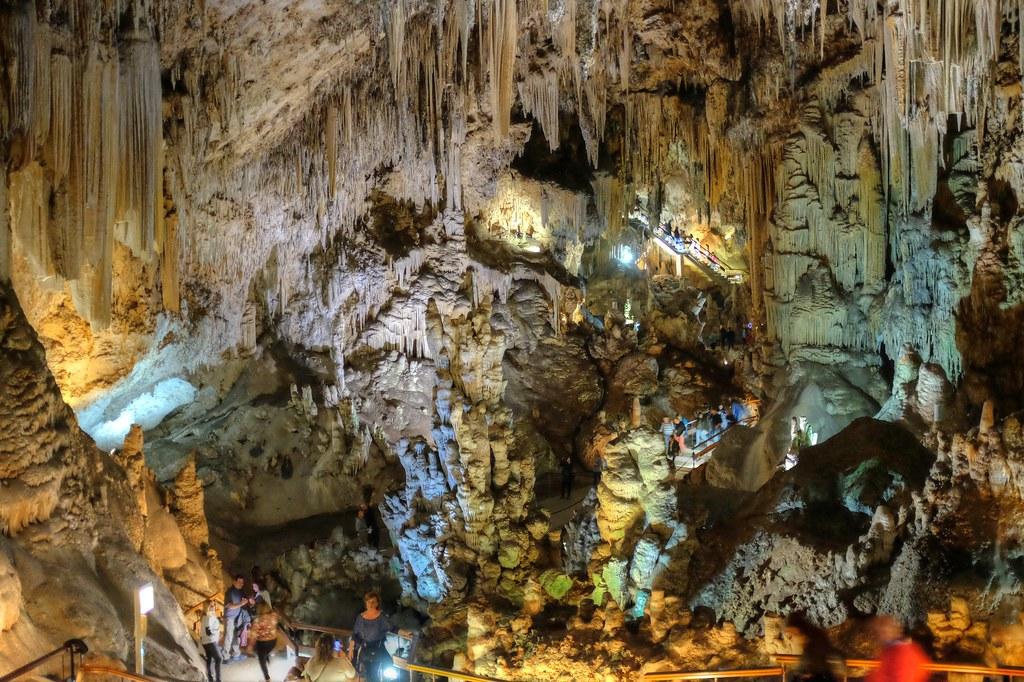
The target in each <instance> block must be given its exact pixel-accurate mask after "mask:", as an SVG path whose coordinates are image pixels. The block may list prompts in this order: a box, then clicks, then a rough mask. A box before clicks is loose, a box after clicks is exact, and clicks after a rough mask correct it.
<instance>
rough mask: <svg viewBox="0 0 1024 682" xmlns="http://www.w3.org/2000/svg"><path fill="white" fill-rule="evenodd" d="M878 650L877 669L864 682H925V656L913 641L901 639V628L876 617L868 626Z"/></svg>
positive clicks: (880, 617)
mask: <svg viewBox="0 0 1024 682" xmlns="http://www.w3.org/2000/svg"><path fill="white" fill-rule="evenodd" d="M871 627H872V630H873V631H874V634H875V639H876V641H877V642H878V646H879V647H880V649H881V651H880V653H879V657H878V658H879V666H878V668H877V669H876V670H874V671H873V672H872V673H871V674H870V675H869V676H868V678H867V679H868V682H925V681H926V680H927V679H928V677H929V673H928V671H927V670H926V669H925V666H927V665H928V663H929V660H928V656H927V655H926V654H925V653H924V649H922V648H921V647H920V645H918V644H917V643H916V642H913V641H911V640H909V639H906V638H904V636H903V628H902V627H901V626H900V624H899V623H897V622H896V621H895V619H893V618H892V617H891V616H878V617H876V618H875V620H874V621H873V622H872V624H871Z"/></svg>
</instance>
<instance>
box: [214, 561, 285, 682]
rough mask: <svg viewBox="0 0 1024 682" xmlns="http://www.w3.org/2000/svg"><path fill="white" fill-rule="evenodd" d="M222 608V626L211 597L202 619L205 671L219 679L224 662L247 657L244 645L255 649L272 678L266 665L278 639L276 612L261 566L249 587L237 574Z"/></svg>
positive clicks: (267, 678)
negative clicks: (243, 651) (243, 652)
mask: <svg viewBox="0 0 1024 682" xmlns="http://www.w3.org/2000/svg"><path fill="white" fill-rule="evenodd" d="M223 608H224V626H223V628H222V627H221V620H220V617H219V616H218V605H217V603H216V602H214V601H212V600H211V601H210V603H209V604H208V606H207V610H206V614H205V615H204V616H203V618H202V620H201V622H200V635H199V641H200V643H201V644H202V645H203V650H204V651H205V653H206V672H207V676H208V677H209V679H210V681H211V682H220V674H221V663H222V662H227V663H232V662H235V661H240V660H244V659H245V656H243V655H242V649H253V650H254V651H255V653H256V657H257V658H258V659H259V662H260V667H261V669H262V670H263V677H264V679H266V680H269V679H270V674H269V672H268V668H267V665H268V661H269V660H270V652H271V651H273V649H274V644H275V643H276V642H277V613H276V612H275V611H274V608H273V605H272V604H271V601H270V593H269V592H268V591H267V590H266V588H265V583H264V579H263V573H262V572H261V571H260V568H259V566H254V567H253V569H252V582H251V583H249V585H248V587H247V586H246V580H245V576H244V575H242V574H241V573H239V574H237V575H235V577H234V580H233V581H232V583H231V587H229V588H228V589H227V591H225V592H224V607H223ZM222 630H223V640H222V638H221V634H222Z"/></svg>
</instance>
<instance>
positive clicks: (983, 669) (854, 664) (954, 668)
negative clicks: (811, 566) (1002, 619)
mask: <svg viewBox="0 0 1024 682" xmlns="http://www.w3.org/2000/svg"><path fill="white" fill-rule="evenodd" d="M774 658H775V660H776V661H778V662H779V663H781V664H782V665H790V664H793V663H796V662H797V661H799V660H800V657H799V656H795V655H793V654H779V655H778V656H775V657H774ZM845 663H846V667H848V668H858V669H861V668H863V669H866V670H872V669H874V668H877V667H878V666H879V662H878V661H877V660H876V659H873V658H848V659H846V661H845ZM924 669H925V670H927V671H929V672H933V673H960V674H962V675H990V676H992V675H994V676H996V677H999V676H1003V677H1009V678H1011V679H1013V678H1017V677H1019V678H1024V668H990V667H988V666H985V665H977V664H974V663H927V664H925V666H924Z"/></svg>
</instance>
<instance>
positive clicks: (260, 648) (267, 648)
mask: <svg viewBox="0 0 1024 682" xmlns="http://www.w3.org/2000/svg"><path fill="white" fill-rule="evenodd" d="M250 635H251V636H252V638H253V640H254V648H255V649H256V658H257V659H259V662H260V670H262V671H263V679H264V681H265V682H270V653H271V652H272V651H273V650H274V646H275V645H276V644H277V614H276V613H275V612H274V609H272V608H270V604H268V603H267V602H265V601H261V602H259V603H258V604H256V619H255V620H254V621H253V623H252V630H251V632H250Z"/></svg>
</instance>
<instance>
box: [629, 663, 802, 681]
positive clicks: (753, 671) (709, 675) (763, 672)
mask: <svg viewBox="0 0 1024 682" xmlns="http://www.w3.org/2000/svg"><path fill="white" fill-rule="evenodd" d="M783 675H785V668H783V667H782V666H776V667H774V668H747V669H743V670H702V671H698V672H667V673H644V674H643V677H642V678H641V679H643V680H644V682H650V681H653V680H661V681H663V682H669V681H671V680H726V679H739V678H744V677H776V676H778V677H782V676H783Z"/></svg>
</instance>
